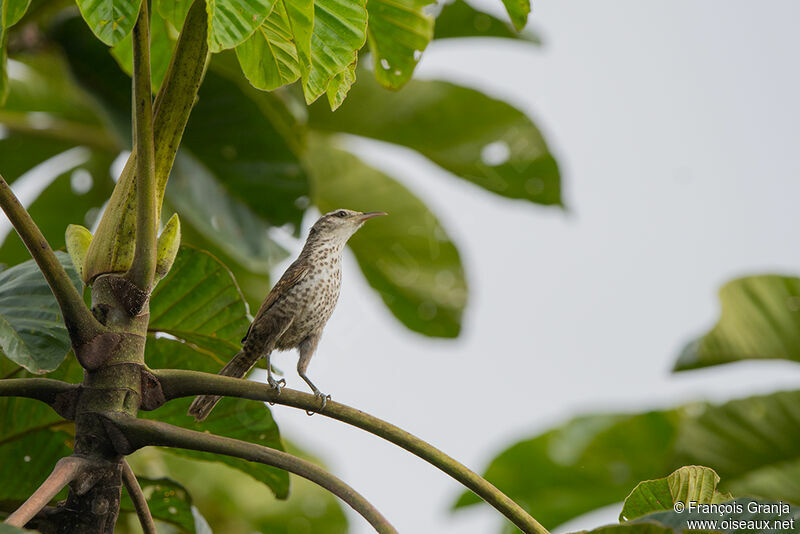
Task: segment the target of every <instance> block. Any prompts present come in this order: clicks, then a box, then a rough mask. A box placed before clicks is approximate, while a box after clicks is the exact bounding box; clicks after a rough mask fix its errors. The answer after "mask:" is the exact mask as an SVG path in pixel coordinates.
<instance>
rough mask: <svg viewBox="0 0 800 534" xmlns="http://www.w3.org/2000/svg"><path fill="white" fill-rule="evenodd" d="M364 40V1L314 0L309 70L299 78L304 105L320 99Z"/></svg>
mask: <svg viewBox="0 0 800 534" xmlns="http://www.w3.org/2000/svg"><path fill="white" fill-rule="evenodd" d="M366 38H367V9H366V0H351V1H347V0H315V2H314V30H313V33H312V35H311V49H310V59H311V68H310V69H309V72H308V75H307V76H306V75H304V76H303V93H304V94H305V97H306V102H307V103H308V104H310V103H312V102H314V101H315V100H316V99H317V98H319V97H320V96H322V94H324V93H325V92H326V91H327V90H328V85H329V84H330V82H331V80H332V79H333V77H334V76H336V75H337V74H339V73H340V72H342V71H343V70H345V69H346V68H347V67H348V65H351V64H352V63H353V62H354V61H355V60H356V58H357V55H358V50H360V49H361V47H362V46H364V42H365V41H366Z"/></svg>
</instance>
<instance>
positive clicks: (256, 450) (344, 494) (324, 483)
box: [102, 412, 397, 534]
mask: <svg viewBox="0 0 800 534" xmlns="http://www.w3.org/2000/svg"><path fill="white" fill-rule="evenodd" d="M102 417H104V418H105V419H106V420H108V421H109V422H110V423H111V424H113V425H114V430H112V432H115V431H117V432H121V433H122V436H124V450H118V452H120V453H121V454H130V453H131V452H133V451H135V450H138V449H140V448H142V447H146V446H159V447H174V448H179V449H189V450H194V451H203V452H210V453H213V454H223V455H225V456H233V457H235V458H241V459H243V460H247V461H250V462H259V463H262V464H265V465H271V466H273V467H277V468H279V469H283V470H285V471H288V472H290V473H294V474H296V475H298V476H301V477H303V478H306V479H308V480H310V481H311V482H314V483H315V484H318V485H319V486H321V487H323V488H325V489H326V490H328V491H330V492H331V493H333V494H334V495H336V496H337V497H339V498H340V499H342V500H343V501H344V502H346V503H347V504H348V505H350V506H351V507H352V508H353V509H354V510H355V511H356V512H358V513H359V514H361V515H362V516H363V517H364V519H366V520H367V521H368V522H369V524H370V525H372V526H373V528H375V530H376V531H377V532H379V533H380V534H397V531H396V530H395V529H394V527H392V526H391V524H389V522H388V521H387V520H386V518H384V517H383V515H381V513H380V512H378V510H377V509H375V507H374V506H373V505H372V504H370V502H369V501H367V500H366V499H365V498H364V497H363V496H361V495H360V494H359V493H357V492H356V491H355V490H354V489H353V488H351V487H350V486H348V485H347V484H345V483H344V482H342V481H341V480H340V479H338V478H337V477H335V476H333V475H332V474H330V473H328V472H327V471H325V470H324V469H322V468H321V467H319V466H317V465H314V464H312V463H311V462H309V461H306V460H303V459H302V458H298V457H296V456H292V455H291V454H288V453H285V452H282V451H278V450H275V449H271V448H269V447H264V446H262V445H256V444H254V443H248V442H246V441H240V440H237V439H232V438H225V437H222V436H216V435H214V434H208V433H205V432H197V431H195V430H187V429H185V428H180V427H177V426H174V425H170V424H167V423H162V422H159V421H147V420H144V419H137V418H136V417H132V416H129V415H124V414H121V413H118V412H108V413H105V414H102ZM117 443H120V441H117Z"/></svg>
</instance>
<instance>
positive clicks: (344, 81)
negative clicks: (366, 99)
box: [328, 60, 357, 111]
mask: <svg viewBox="0 0 800 534" xmlns="http://www.w3.org/2000/svg"><path fill="white" fill-rule="evenodd" d="M356 63H357V60H356V61H353V62H352V63H351V64H350V65H348V66H347V68H346V69H344V70H343V71H342V72H340V73H339V74H337V75H336V76H334V77H333V78H331V83H330V84H328V104H329V105H330V106H331V111H335V110H337V109H338V108H339V106H341V105H342V102H344V99H345V98H346V97H347V93H349V92H350V88H351V87H352V86H353V84H354V83H355V81H356Z"/></svg>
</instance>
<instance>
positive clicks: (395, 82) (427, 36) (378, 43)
mask: <svg viewBox="0 0 800 534" xmlns="http://www.w3.org/2000/svg"><path fill="white" fill-rule="evenodd" d="M430 3H431V0H368V1H367V11H368V12H369V24H368V26H367V41H368V42H369V49H370V53H371V54H372V62H373V70H374V71H375V78H376V79H377V80H378V82H379V83H380V84H381V85H382V86H384V87H386V88H387V89H399V88H400V87H402V86H403V85H405V83H406V82H408V80H410V79H411V75H412V74H413V73H414V68H415V67H416V66H417V62H418V61H419V59H420V57H422V52H423V51H424V50H425V48H426V47H427V46H428V43H429V42H430V41H431V39H432V38H433V17H431V16H430V15H428V14H426V13H425V11H424V9H423V8H424V7H425V6H427V5H428V4H430Z"/></svg>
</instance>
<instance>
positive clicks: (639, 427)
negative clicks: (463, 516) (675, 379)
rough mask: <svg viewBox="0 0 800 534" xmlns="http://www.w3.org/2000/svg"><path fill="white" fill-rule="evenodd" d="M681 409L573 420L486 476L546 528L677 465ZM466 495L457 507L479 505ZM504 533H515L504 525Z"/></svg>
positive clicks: (508, 453)
mask: <svg viewBox="0 0 800 534" xmlns="http://www.w3.org/2000/svg"><path fill="white" fill-rule="evenodd" d="M683 417H684V414H683V413H682V412H681V411H678V410H675V411H669V412H649V413H644V414H639V415H626V414H605V415H594V416H584V417H578V418H575V419H573V420H571V421H569V422H568V423H566V424H564V425H562V426H560V427H558V428H555V429H552V430H549V431H547V432H545V433H544V434H541V435H539V436H537V437H535V438H532V439H528V440H525V441H521V442H519V443H516V444H514V445H512V446H511V447H509V448H508V449H506V450H505V451H503V452H502V453H501V454H500V455H498V456H497V457H496V458H495V459H494V460H492V462H491V464H490V465H489V468H488V469H487V470H486V472H485V474H484V477H485V478H486V479H487V480H489V481H490V482H491V483H493V484H494V485H495V486H497V488H498V489H500V490H501V491H503V492H504V493H505V494H506V495H508V496H509V497H510V498H511V499H512V500H514V501H515V502H517V503H519V504H520V506H522V507H523V508H525V509H526V510H528V511H529V512H530V513H531V514H532V515H533V516H534V517H535V518H536V519H537V520H539V522H541V523H542V524H543V525H544V526H545V527H546V528H552V527H555V526H557V525H560V524H561V523H563V522H565V521H567V520H569V519H572V518H574V517H577V516H579V515H581V514H584V513H586V512H589V511H591V510H595V509H597V508H600V507H602V506H606V505H609V504H613V503H615V502H619V501H622V500H623V499H624V498H625V497H626V496H627V495H628V493H630V491H631V488H633V487H634V486H635V485H636V484H637V483H638V482H639V481H640V480H646V479H650V478H655V477H658V476H662V475H663V474H664V473H668V472H670V471H672V470H673V469H674V468H675V465H674V459H673V457H672V455H673V451H674V448H673V443H674V440H675V435H676V433H677V430H678V426H679V423H680V421H681V420H682V418H683ZM479 502H481V501H480V499H479V498H478V497H477V496H475V495H474V494H473V493H464V494H462V495H461V497H460V498H459V500H458V502H457V503H456V505H455V506H456V508H460V507H463V506H467V505H471V504H477V503H479ZM504 532H508V533H510V532H514V527H513V526H512V525H511V524H510V523H507V524H506V526H505V529H504Z"/></svg>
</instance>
